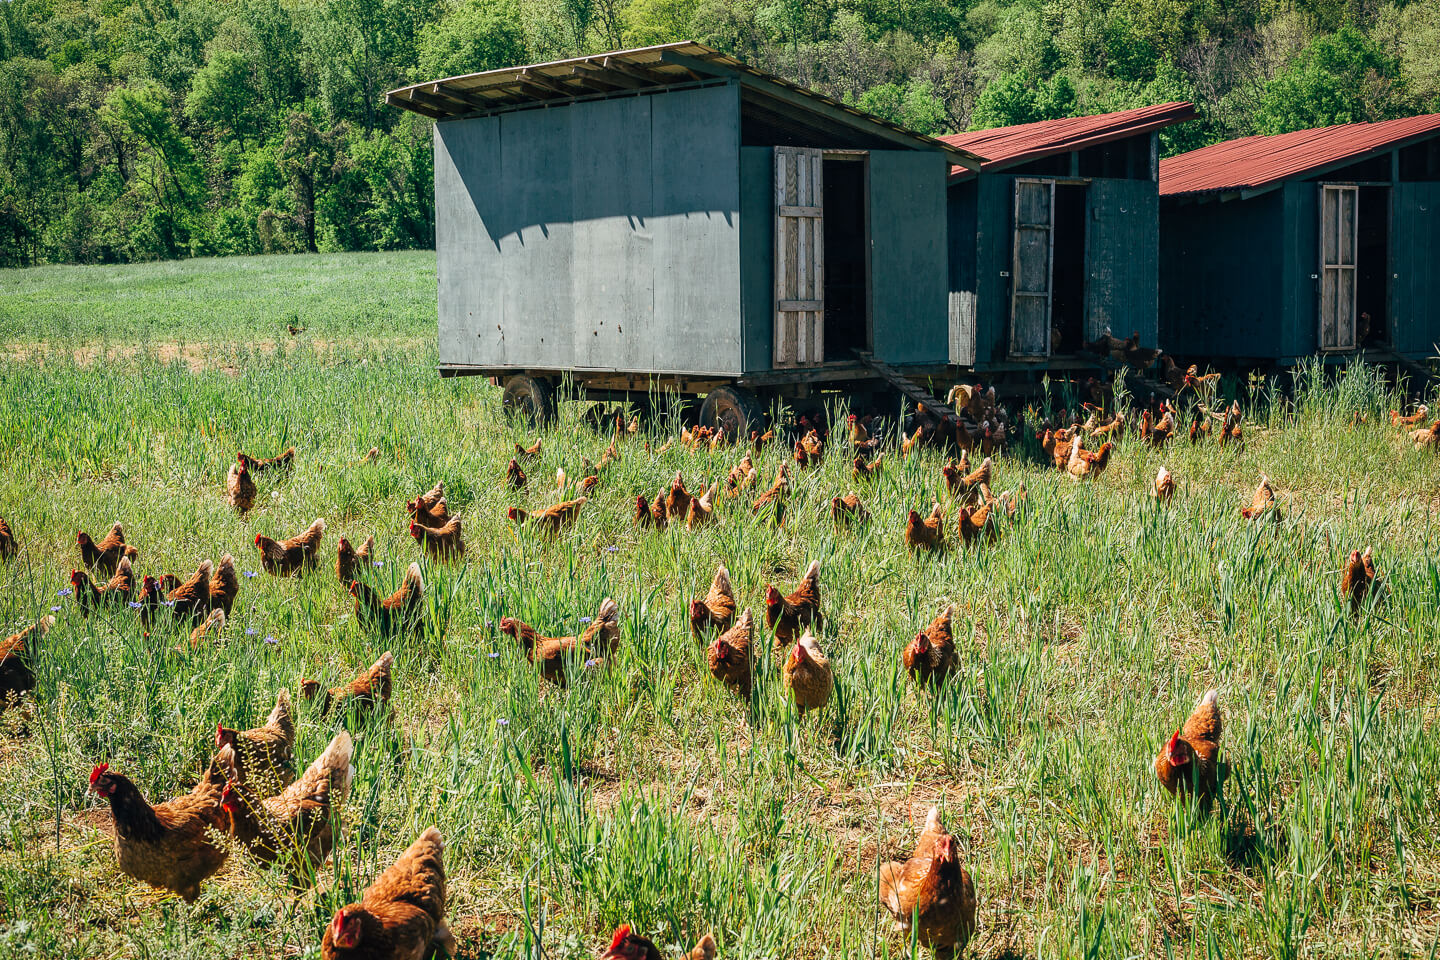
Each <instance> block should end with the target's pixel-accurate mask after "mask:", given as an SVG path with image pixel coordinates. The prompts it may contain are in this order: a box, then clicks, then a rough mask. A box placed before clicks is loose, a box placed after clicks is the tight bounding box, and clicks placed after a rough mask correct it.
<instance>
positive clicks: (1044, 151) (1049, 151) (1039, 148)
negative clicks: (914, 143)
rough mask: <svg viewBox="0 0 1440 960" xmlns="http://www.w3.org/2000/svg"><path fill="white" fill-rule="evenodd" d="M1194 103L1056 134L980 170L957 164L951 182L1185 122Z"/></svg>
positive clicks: (984, 164) (1177, 104) (1185, 103)
mask: <svg viewBox="0 0 1440 960" xmlns="http://www.w3.org/2000/svg"><path fill="white" fill-rule="evenodd" d="M1195 116H1196V114H1195V105H1194V104H1193V103H1188V102H1183V103H1176V104H1174V105H1173V106H1172V107H1171V108H1170V109H1168V110H1166V111H1165V112H1164V113H1160V114H1156V115H1153V116H1151V117H1147V118H1146V119H1144V120H1138V121H1135V122H1132V123H1127V124H1122V125H1117V126H1114V127H1110V128H1108V129H1105V130H1097V131H1096V132H1094V133H1089V134H1080V135H1069V136H1064V137H1057V138H1056V139H1055V141H1053V142H1051V143H1047V144H1037V145H1036V146H1034V147H1032V148H1030V149H1028V150H1024V151H1021V152H1019V153H1015V154H1010V155H1007V156H1006V157H1005V158H1004V159H1003V160H985V161H983V162H982V163H981V166H980V168H979V170H978V171H977V170H976V169H975V168H961V167H956V168H954V169H952V170H951V171H950V182H951V183H955V182H957V181H960V180H966V179H969V178H970V177H973V176H975V174H976V173H977V172H983V173H999V172H1001V171H1004V170H1006V169H1009V168H1010V167H1014V166H1018V165H1020V164H1022V163H1029V162H1030V161H1032V160H1039V159H1041V158H1043V157H1053V156H1055V155H1056V154H1060V153H1070V152H1072V151H1075V150H1084V149H1086V148H1087V147H1098V146H1101V145H1103V144H1106V143H1114V142H1115V141H1116V140H1128V139H1129V138H1131V137H1138V136H1140V135H1142V134H1148V133H1154V132H1155V131H1158V130H1163V129H1165V128H1166V127H1172V126H1174V125H1175V124H1177V123H1184V122H1186V121H1187V120H1193V119H1195Z"/></svg>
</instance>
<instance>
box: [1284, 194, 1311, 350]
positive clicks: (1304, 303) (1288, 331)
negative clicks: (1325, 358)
mask: <svg viewBox="0 0 1440 960" xmlns="http://www.w3.org/2000/svg"><path fill="white" fill-rule="evenodd" d="M1282 195H1283V202H1284V211H1285V213H1284V245H1283V247H1282V258H1283V259H1282V265H1281V283H1282V286H1281V291H1282V294H1281V302H1280V316H1281V324H1280V338H1279V341H1278V343H1277V344H1276V350H1275V356H1276V358H1277V359H1290V358H1294V357H1304V356H1309V355H1310V354H1312V353H1315V352H1316V351H1317V350H1319V348H1320V338H1319V325H1318V324H1317V323H1316V320H1315V318H1316V317H1317V316H1318V315H1319V310H1320V278H1319V262H1318V259H1319V258H1318V251H1319V243H1320V211H1319V191H1318V190H1317V189H1316V188H1315V184H1313V183H1299V182H1292V183H1287V184H1285V187H1284V189H1283V191H1282Z"/></svg>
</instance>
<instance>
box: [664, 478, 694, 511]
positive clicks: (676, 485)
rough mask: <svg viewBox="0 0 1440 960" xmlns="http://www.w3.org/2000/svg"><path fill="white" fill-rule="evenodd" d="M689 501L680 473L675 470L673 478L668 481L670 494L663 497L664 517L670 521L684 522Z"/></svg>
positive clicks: (688, 494) (688, 508) (688, 492)
mask: <svg viewBox="0 0 1440 960" xmlns="http://www.w3.org/2000/svg"><path fill="white" fill-rule="evenodd" d="M691 499H692V497H691V495H690V491H688V490H686V489H685V481H684V479H682V478H681V476H680V471H679V470H676V471H675V478H674V479H673V480H671V481H670V492H669V493H668V494H666V496H665V516H666V517H668V518H669V519H671V520H684V519H685V518H686V517H688V516H689V515H690V501H691Z"/></svg>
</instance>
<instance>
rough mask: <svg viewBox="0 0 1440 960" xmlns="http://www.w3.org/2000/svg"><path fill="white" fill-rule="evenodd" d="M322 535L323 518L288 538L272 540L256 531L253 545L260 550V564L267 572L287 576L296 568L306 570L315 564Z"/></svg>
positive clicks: (323, 529)
mask: <svg viewBox="0 0 1440 960" xmlns="http://www.w3.org/2000/svg"><path fill="white" fill-rule="evenodd" d="M324 535H325V521H324V519H317V520H316V521H315V522H314V523H312V524H310V526H308V527H306V528H305V529H304V531H302V532H301V533H297V534H296V535H295V536H293V537H291V538H290V539H289V540H272V539H270V538H269V537H267V536H265V535H264V534H262V533H257V534H256V535H255V546H256V548H257V549H258V550H259V551H260V565H261V566H262V567H264V568H265V571H266V572H267V573H270V574H273V575H274V576H277V577H288V576H290V575H291V574H292V573H295V572H296V571H297V570H308V569H310V568H312V567H314V566H315V561H316V558H317V557H318V556H319V554H320V538H321V537H323V536H324Z"/></svg>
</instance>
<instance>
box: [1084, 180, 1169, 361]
mask: <svg viewBox="0 0 1440 960" xmlns="http://www.w3.org/2000/svg"><path fill="white" fill-rule="evenodd" d="M1086 204H1087V209H1086V217H1087V221H1088V224H1089V243H1088V248H1087V251H1086V273H1087V279H1086V284H1085V300H1086V309H1085V339H1086V340H1095V339H1097V338H1099V336H1100V335H1101V334H1102V333H1104V332H1105V329H1106V328H1107V327H1108V328H1109V329H1110V331H1111V332H1112V333H1113V334H1114V335H1115V336H1117V337H1125V336H1129V335H1130V334H1131V333H1139V334H1140V342H1141V344H1144V345H1152V344H1154V343H1156V341H1157V339H1158V337H1159V319H1158V311H1159V301H1158V297H1159V284H1160V279H1159V274H1160V267H1159V252H1158V248H1159V245H1160V212H1159V205H1160V201H1159V193H1158V191H1157V190H1156V187H1155V184H1154V183H1151V182H1150V181H1148V180H1105V179H1097V180H1092V181H1091V182H1090V189H1089V196H1088V197H1087V200H1086Z"/></svg>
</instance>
